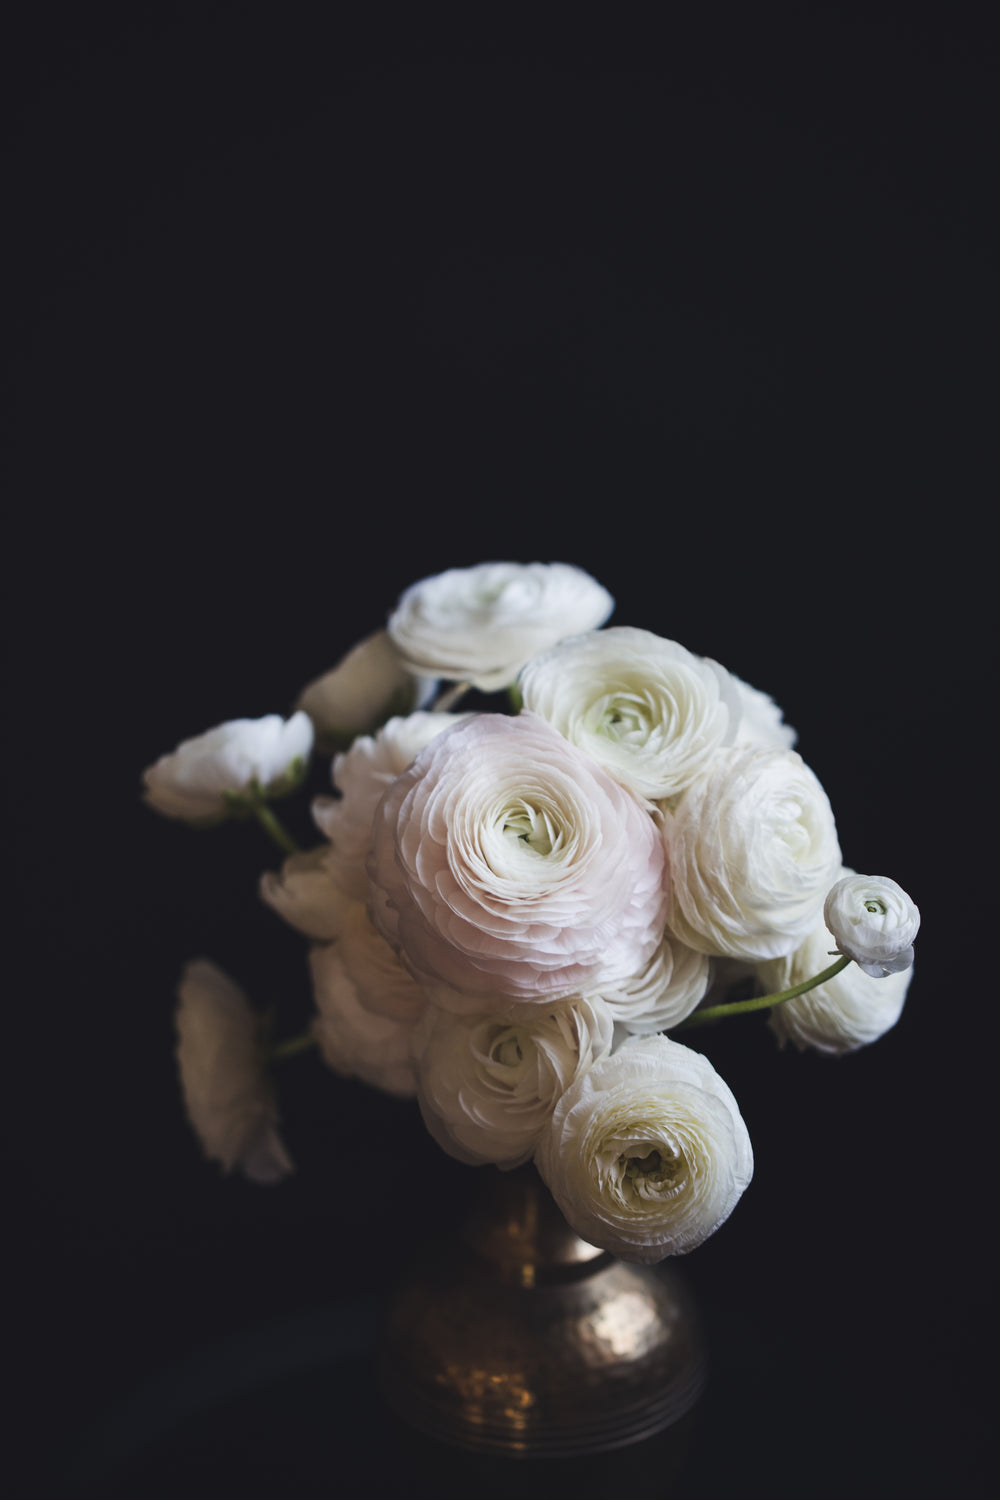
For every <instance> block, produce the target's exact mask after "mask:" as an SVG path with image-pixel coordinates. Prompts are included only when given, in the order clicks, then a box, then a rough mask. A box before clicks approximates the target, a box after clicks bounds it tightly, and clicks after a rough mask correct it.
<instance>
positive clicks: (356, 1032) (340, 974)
mask: <svg viewBox="0 0 1000 1500" xmlns="http://www.w3.org/2000/svg"><path fill="white" fill-rule="evenodd" d="M309 967H310V971H311V974H312V981H313V996H314V998H315V1001H316V1010H317V1015H316V1019H315V1020H314V1021H313V1024H312V1034H313V1036H314V1037H315V1038H316V1041H317V1043H318V1045H319V1049H320V1052H321V1053H322V1056H323V1060H324V1062H325V1063H326V1064H327V1066H328V1067H330V1068H332V1069H333V1071H334V1072H335V1073H338V1074H339V1075H340V1076H341V1077H342V1078H359V1079H360V1080H361V1082H362V1083H367V1084H369V1085H370V1086H371V1087H372V1088H376V1089H381V1090H382V1092H383V1093H386V1094H393V1095H395V1096H396V1097H397V1098H400V1099H411V1098H413V1097H414V1095H415V1094H416V1091H417V1085H416V1071H415V1068H414V1064H413V1057H412V1054H411V1046H410V1044H411V1039H412V1035H413V1026H414V1021H413V1020H399V1019H397V1018H396V1017H393V1016H385V1015H376V1013H375V1012H374V1011H371V1010H367V1009H366V1008H365V1007H364V1005H362V1003H361V999H360V996H359V993H358V986H357V984H356V983H355V981H354V979H353V978H352V976H351V973H350V971H349V968H348V965H347V964H346V963H345V955H344V951H343V948H342V946H341V944H340V943H339V942H335V943H318V944H316V946H315V947H313V948H312V949H311V951H310V954H309Z"/></svg>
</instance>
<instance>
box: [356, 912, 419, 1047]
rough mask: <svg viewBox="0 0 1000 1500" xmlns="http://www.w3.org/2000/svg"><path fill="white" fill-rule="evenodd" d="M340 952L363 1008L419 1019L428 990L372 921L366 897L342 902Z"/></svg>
mask: <svg viewBox="0 0 1000 1500" xmlns="http://www.w3.org/2000/svg"><path fill="white" fill-rule="evenodd" d="M337 952H338V955H339V959H340V963H341V966H342V968H343V970H344V973H345V974H346V975H347V977H348V978H349V979H350V981H351V983H352V984H353V986H354V992H355V994H356V996H357V1000H358V1004H359V1005H360V1006H361V1007H362V1008H363V1009H364V1010H369V1011H371V1012H372V1014H373V1015H376V1016H389V1017H391V1018H392V1019H393V1020H395V1021H406V1022H407V1023H412V1022H414V1021H417V1020H419V1019H420V1017H421V1016H422V1015H423V1012H424V1010H425V1009H426V1006H427V995H426V992H425V991H424V989H423V988H422V986H421V985H419V984H418V983H417V981H416V980H415V979H414V977H413V975H412V974H411V973H410V971H409V969H407V968H405V967H404V965H403V964H402V963H401V962H400V959H399V955H398V954H397V952H396V950H395V949H394V948H393V947H391V945H390V944H389V943H387V942H386V940H385V938H384V937H383V936H382V934H381V933H380V932H379V931H378V929H377V928H376V927H375V926H374V925H373V924H372V920H371V918H370V916H369V914H368V908H367V906H366V905H365V903H364V902H363V901H350V900H345V901H344V902H343V906H342V908H341V911H340V916H339V923H338V930H337Z"/></svg>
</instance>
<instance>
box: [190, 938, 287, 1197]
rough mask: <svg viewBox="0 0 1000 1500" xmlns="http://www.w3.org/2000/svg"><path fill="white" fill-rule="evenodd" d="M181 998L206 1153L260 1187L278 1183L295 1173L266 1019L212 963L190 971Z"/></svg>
mask: <svg viewBox="0 0 1000 1500" xmlns="http://www.w3.org/2000/svg"><path fill="white" fill-rule="evenodd" d="M177 993H178V1006H177V1011H176V1015H175V1024H176V1029H177V1064H178V1068H179V1071H180V1081H181V1090H182V1093H183V1097H184V1106H185V1110H186V1113H187V1116H188V1119H189V1120H190V1122H191V1125H192V1128H193V1129H194V1132H195V1134H196V1135H197V1137H198V1139H199V1141H200V1142H201V1145H202V1149H203V1150H204V1152H205V1155H206V1156H208V1157H209V1158H210V1159H211V1160H212V1161H217V1162H218V1163H219V1165H220V1166H221V1167H222V1168H223V1170H224V1171H226V1172H232V1171H234V1170H235V1169H236V1168H239V1169H240V1170H241V1171H242V1172H243V1173H245V1175H246V1176H247V1177H249V1178H251V1179H252V1180H253V1181H254V1182H277V1181H279V1180H280V1179H281V1178H282V1177H285V1176H287V1174H288V1173H289V1172H291V1171H292V1170H293V1168H292V1163H291V1160H290V1159H289V1156H288V1152H287V1151H286V1150H285V1146H284V1143H283V1142H282V1140H281V1137H280V1136H279V1134H278V1131H277V1124H278V1110H277V1105H276V1103H275V1097H274V1089H273V1086H272V1084H271V1081H270V1079H269V1078H268V1075H267V1070H266V1063H265V1056H264V1047H263V1036H262V1030H261V1021H260V1018H259V1017H258V1016H257V1015H256V1014H255V1012H254V1011H253V1010H252V1008H251V1006H250V1004H249V1002H248V1000H247V997H246V995H245V994H244V992H243V990H242V989H240V987H239V985H237V984H235V983H234V981H233V980H232V979H230V978H229V977H228V975H226V974H224V973H223V971H222V970H221V969H220V968H218V967H217V965H215V964H213V963H211V962H210V961H209V960H208V959H195V960H194V961H193V962H191V963H189V964H188V965H187V966H186V967H185V969H184V973H183V975H182V976H181V981H180V984H179V986H178V991H177Z"/></svg>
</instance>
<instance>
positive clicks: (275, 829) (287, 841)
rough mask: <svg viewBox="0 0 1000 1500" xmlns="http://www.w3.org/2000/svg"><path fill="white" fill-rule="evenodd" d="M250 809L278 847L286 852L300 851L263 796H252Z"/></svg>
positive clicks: (295, 852)
mask: <svg viewBox="0 0 1000 1500" xmlns="http://www.w3.org/2000/svg"><path fill="white" fill-rule="evenodd" d="M250 810H251V812H252V813H253V815H254V817H255V818H256V819H257V822H258V823H259V824H260V826H261V828H263V830H264V832H265V833H266V834H267V835H268V837H269V838H272V839H273V840H274V842H275V843H276V844H277V846H278V848H279V849H283V850H284V852H285V853H286V854H299V853H300V852H301V846H300V845H299V844H298V843H296V841H295V839H293V838H292V835H291V834H290V833H289V832H288V829H287V828H286V827H285V825H284V823H282V821H281V819H280V818H279V817H278V815H277V813H276V812H275V811H274V809H273V808H272V807H271V805H270V803H268V802H265V801H264V799H263V797H259V796H258V797H254V798H253V799H252V801H251V803H250Z"/></svg>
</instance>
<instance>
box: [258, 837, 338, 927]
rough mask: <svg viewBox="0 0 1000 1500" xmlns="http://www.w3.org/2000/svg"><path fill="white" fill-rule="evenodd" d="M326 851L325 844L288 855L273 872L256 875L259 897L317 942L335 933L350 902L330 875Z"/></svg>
mask: <svg viewBox="0 0 1000 1500" xmlns="http://www.w3.org/2000/svg"><path fill="white" fill-rule="evenodd" d="M329 854H330V851H329V848H328V847H327V846H326V845H325V844H324V845H322V846H321V847H320V848H318V849H310V850H308V852H306V853H302V854H290V855H289V857H288V858H287V859H286V860H285V862H284V864H283V865H282V867H281V869H280V870H279V871H278V872H277V873H275V872H274V871H273V870H268V871H266V872H265V873H264V874H263V875H262V876H261V878H260V886H259V890H260V896H261V899H262V900H263V901H264V902H266V903H267V905H268V906H270V907H272V908H273V910H274V911H276V912H277V913H278V915H279V916H280V917H283V918H284V919H285V921H286V922H287V923H288V925H289V926H290V927H294V928H295V929H296V930H297V931H298V932H302V933H304V934H305V936H306V937H309V938H313V939H315V940H316V941H318V942H327V941H328V940H329V939H330V938H335V937H336V936H337V935H338V933H339V932H340V930H341V927H342V926H343V921H344V917H343V913H344V909H345V908H346V907H347V906H348V905H349V901H350V898H349V897H348V896H346V895H345V894H344V892H343V890H342V889H341V887H340V886H339V885H338V884H337V882H336V881H334V880H333V878H332V876H331V874H330V870H329V868H328V859H329Z"/></svg>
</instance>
